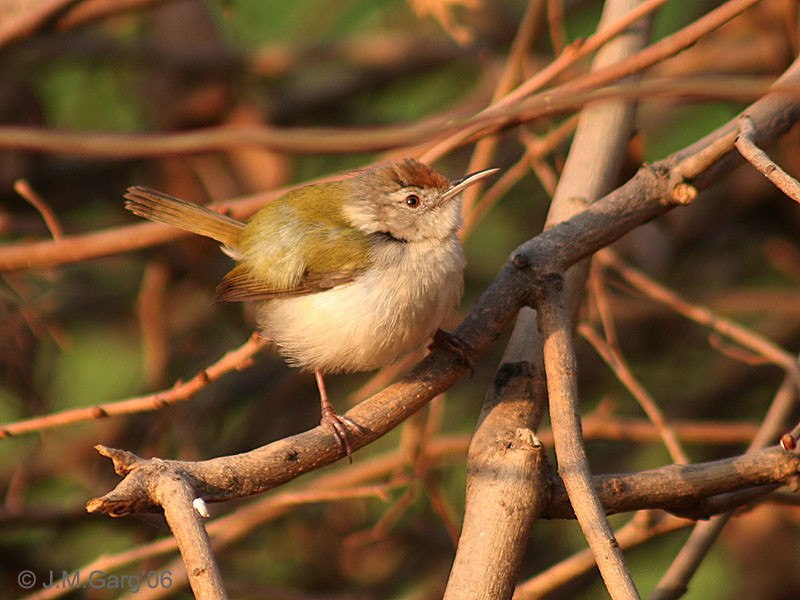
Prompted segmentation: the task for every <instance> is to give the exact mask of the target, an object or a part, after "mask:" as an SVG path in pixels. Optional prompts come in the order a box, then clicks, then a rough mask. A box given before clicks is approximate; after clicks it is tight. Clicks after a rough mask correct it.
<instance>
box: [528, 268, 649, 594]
mask: <svg viewBox="0 0 800 600" xmlns="http://www.w3.org/2000/svg"><path fill="white" fill-rule="evenodd" d="M553 283H554V284H555V285H551V286H550V287H549V288H548V289H546V290H543V293H542V297H541V299H540V300H539V302H538V303H537V310H538V314H539V328H540V329H541V332H542V338H543V341H544V361H545V369H546V371H547V393H548V398H549V402H550V422H551V424H552V427H553V441H554V443H555V449H556V455H557V456H558V473H559V475H561V478H562V480H563V481H564V486H565V487H566V489H567V492H568V494H569V498H570V501H571V503H572V506H573V508H574V509H575V515H576V516H577V518H578V523H580V526H581V529H582V530H583V535H584V537H585V538H586V541H587V542H588V543H589V547H590V548H591V549H592V554H593V555H594V558H595V561H596V562H597V567H598V569H599V570H600V575H601V576H602V577H603V581H604V582H605V584H606V588H607V589H608V592H609V594H610V595H611V597H612V598H615V599H617V598H639V593H638V592H637V591H636V586H635V585H634V583H633V578H632V577H631V574H630V571H629V570H628V569H627V567H626V565H625V558H624V556H623V555H622V552H621V550H620V548H619V544H618V543H617V541H616V540H615V539H614V532H613V531H612V530H611V527H610V526H609V524H608V519H606V516H605V511H604V509H603V506H602V504H600V500H599V498H598V496H597V493H596V492H595V490H594V488H593V487H592V485H591V471H590V469H589V461H588V459H587V457H586V449H585V448H584V446H583V442H582V437H581V422H580V415H579V412H578V411H579V409H578V405H579V403H578V389H577V382H576V377H575V376H576V372H577V363H576V359H575V352H574V348H573V346H572V329H571V327H570V322H571V318H570V314H569V311H568V307H567V306H566V305H565V304H564V298H563V292H562V290H561V282H553Z"/></svg>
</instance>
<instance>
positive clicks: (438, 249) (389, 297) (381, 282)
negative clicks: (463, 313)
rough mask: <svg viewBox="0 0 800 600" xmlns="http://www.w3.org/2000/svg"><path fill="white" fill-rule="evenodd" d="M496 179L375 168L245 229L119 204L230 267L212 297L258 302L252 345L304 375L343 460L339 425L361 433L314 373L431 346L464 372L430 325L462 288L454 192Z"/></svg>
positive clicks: (405, 164)
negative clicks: (202, 244) (202, 246)
mask: <svg viewBox="0 0 800 600" xmlns="http://www.w3.org/2000/svg"><path fill="white" fill-rule="evenodd" d="M497 170H498V169H484V170H481V171H477V172H474V173H471V174H469V175H466V176H465V177H461V178H458V179H454V180H451V179H448V178H447V177H446V176H444V175H443V174H441V173H440V172H439V171H437V170H436V169H434V168H433V167H431V166H429V165H427V164H424V163H422V162H419V161H417V160H415V159H411V158H407V159H404V160H398V161H392V162H385V163H379V164H377V165H374V166H371V167H367V168H363V169H357V170H355V171H352V172H350V173H348V174H346V176H344V177H343V178H342V179H341V180H338V181H329V182H322V183H313V184H308V185H305V186H302V187H299V188H296V189H294V190H291V191H289V192H287V193H285V194H284V195H282V196H280V197H279V198H277V199H275V200H273V201H272V202H269V203H268V204H266V205H265V206H264V207H263V208H261V209H260V210H259V211H258V212H256V213H255V214H254V215H253V216H252V217H251V218H250V219H249V220H248V221H247V222H246V223H245V222H242V221H240V220H237V219H234V218H232V217H230V216H227V215H225V214H222V213H220V212H216V211H214V210H211V209H210V208H207V207H205V206H202V205H199V204H195V203H193V202H188V201H186V200H182V199H180V198H177V197H175V196H172V195H169V194H166V193H164V192H160V191H157V190H154V189H151V188H147V187H143V186H133V187H130V188H128V190H127V193H126V194H125V195H124V198H125V200H126V202H125V208H126V209H128V210H130V211H131V212H133V213H134V214H136V215H138V216H140V217H143V218H146V219H149V220H151V221H156V222H160V223H166V224H168V225H172V226H175V227H178V228H180V229H184V230H187V231H190V232H193V233H196V234H199V235H202V236H206V237H209V238H212V239H214V240H216V241H218V242H219V243H220V244H221V247H222V250H223V252H225V254H227V255H228V256H229V257H231V258H232V259H233V260H234V261H236V265H235V266H234V267H233V268H232V269H231V270H230V271H229V272H228V273H227V275H225V276H224V277H223V279H222V281H221V282H220V284H219V285H218V286H217V288H216V293H215V299H216V300H217V301H228V302H245V301H247V302H255V303H256V304H257V311H256V314H257V322H258V326H259V328H260V331H261V335H262V336H263V337H266V338H269V339H270V340H271V341H272V342H273V343H274V345H275V346H276V348H277V351H278V353H279V354H280V355H281V356H282V357H283V358H284V359H285V361H286V362H287V363H288V364H289V365H290V366H295V367H299V368H301V369H302V370H305V371H310V372H312V373H313V374H314V377H315V379H316V383H317V387H318V390H319V396H320V412H321V419H320V422H321V423H322V424H323V425H326V426H327V427H328V428H329V429H330V431H331V432H332V434H333V436H334V437H335V438H336V441H337V443H338V445H339V446H340V449H341V450H342V451H343V452H344V453H345V454H346V455H347V457H348V459H349V460H350V461H351V462H352V446H351V443H350V438H349V435H348V427H350V428H355V429H360V428H359V426H358V425H357V424H356V423H354V422H353V421H352V420H351V419H349V418H348V417H346V416H343V415H339V414H338V413H336V411H335V409H334V408H333V406H332V404H331V403H330V401H329V399H328V395H327V392H326V390H325V383H324V379H323V375H326V374H330V373H341V372H347V373H351V372H358V371H371V370H375V369H378V368H380V367H382V366H384V365H386V364H389V363H391V362H393V361H394V360H396V359H397V358H399V357H401V356H403V355H405V354H407V353H408V352H410V351H411V350H414V349H415V348H417V347H420V346H421V345H422V344H423V343H424V342H425V341H426V340H427V339H428V338H430V337H431V336H434V343H440V344H444V345H445V346H446V347H448V348H450V349H451V350H454V351H456V352H458V353H459V354H460V355H462V358H465V360H467V363H468V365H469V366H470V368H471V362H470V359H469V353H468V351H467V350H465V348H466V345H465V344H464V343H463V342H461V341H460V340H459V339H458V338H456V337H455V336H453V335H452V334H449V333H447V332H445V331H444V330H442V329H440V328H439V326H440V325H441V324H442V322H443V321H444V319H445V318H446V317H447V316H448V315H449V314H450V313H451V312H452V310H453V308H454V307H455V305H456V303H457V302H458V301H459V300H460V298H461V295H462V292H463V287H464V276H463V272H464V268H465V265H466V261H465V258H464V252H463V249H462V247H461V243H460V241H459V238H458V230H459V228H460V226H461V222H462V221H461V200H460V193H461V192H462V191H463V190H464V189H466V188H467V187H469V186H471V185H473V184H475V183H476V182H478V181H481V180H482V179H484V178H486V177H488V176H489V175H492V174H493V173H495V172H496V171H497Z"/></svg>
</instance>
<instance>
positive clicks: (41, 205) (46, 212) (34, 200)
mask: <svg viewBox="0 0 800 600" xmlns="http://www.w3.org/2000/svg"><path fill="white" fill-rule="evenodd" d="M14 191H15V192H17V194H19V195H20V196H22V198H24V199H25V200H27V201H28V203H29V204H30V205H31V206H33V207H34V208H35V209H36V210H38V211H39V214H40V215H42V219H44V223H45V225H47V229H49V230H50V234H51V235H52V236H53V239H54V240H59V239H61V238H62V237H63V236H64V230H63V228H62V227H61V223H59V222H58V217H56V215H55V213H54V212H53V209H52V208H51V207H50V205H49V204H48V203H47V202H45V201H44V199H43V198H42V197H41V196H40V195H39V194H37V193H36V192H35V191H34V189H33V188H32V187H31V185H30V184H29V183H28V182H27V181H26V180H25V179H17V180H16V181H15V182H14Z"/></svg>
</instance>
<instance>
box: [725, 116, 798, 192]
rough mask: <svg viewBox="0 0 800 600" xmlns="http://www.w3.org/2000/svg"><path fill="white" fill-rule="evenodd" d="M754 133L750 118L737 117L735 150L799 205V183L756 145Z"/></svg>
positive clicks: (754, 129)
mask: <svg viewBox="0 0 800 600" xmlns="http://www.w3.org/2000/svg"><path fill="white" fill-rule="evenodd" d="M755 133H756V128H755V126H754V125H753V121H752V120H751V119H750V117H748V116H747V115H746V114H744V115H742V116H741V117H739V135H738V136H737V138H736V149H737V150H738V151H739V152H740V153H741V155H742V156H744V157H745V158H746V159H747V161H748V162H749V163H750V164H751V165H753V166H754V167H755V168H756V169H758V171H759V172H761V174H762V175H764V177H766V178H767V179H769V180H770V181H771V182H772V183H774V184H775V187H777V188H778V189H779V190H781V191H782V192H783V193H784V194H786V195H787V196H789V198H791V199H792V200H794V201H795V202H798V203H800V182H798V181H797V179H795V178H794V177H792V176H791V175H789V174H788V173H787V172H786V171H784V170H783V169H781V168H780V167H779V166H778V165H777V164H775V162H774V161H773V160H772V159H771V158H770V157H769V156H768V155H767V153H766V152H764V151H763V150H762V149H761V148H759V147H758V146H757V145H756V142H755V139H754V138H755Z"/></svg>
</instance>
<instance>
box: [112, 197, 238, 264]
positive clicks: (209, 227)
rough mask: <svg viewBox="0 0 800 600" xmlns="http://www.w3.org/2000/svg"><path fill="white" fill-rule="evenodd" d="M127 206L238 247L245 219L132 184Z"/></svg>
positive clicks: (145, 216) (132, 209)
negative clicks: (238, 219)
mask: <svg viewBox="0 0 800 600" xmlns="http://www.w3.org/2000/svg"><path fill="white" fill-rule="evenodd" d="M125 208H127V209H128V210H129V211H131V212H132V213H133V214H135V215H139V216H140V217H144V218H145V219H150V220H151V221H157V222H159V223H166V224H167V225H173V226H174V227H179V228H181V229H185V230H186V231H191V232H192V233H197V234H199V235H204V236H206V237H210V238H212V239H215V240H217V241H218V242H220V243H222V244H223V245H224V246H226V247H228V248H230V249H233V250H235V249H236V247H237V246H238V242H239V236H240V235H241V233H242V229H244V223H242V222H241V221H237V220H236V219H233V218H231V217H228V216H227V215H223V214H221V213H218V212H215V211H213V210H211V209H210V208H206V207H205V206H200V205H199V204H194V203H193V202H187V201H186V200H181V199H180V198H176V197H175V196H170V195H169V194H165V193H164V192H159V191H157V190H153V189H150V188H147V187H142V186H138V185H137V186H134V187H129V188H128V192H127V193H126V194H125Z"/></svg>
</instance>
